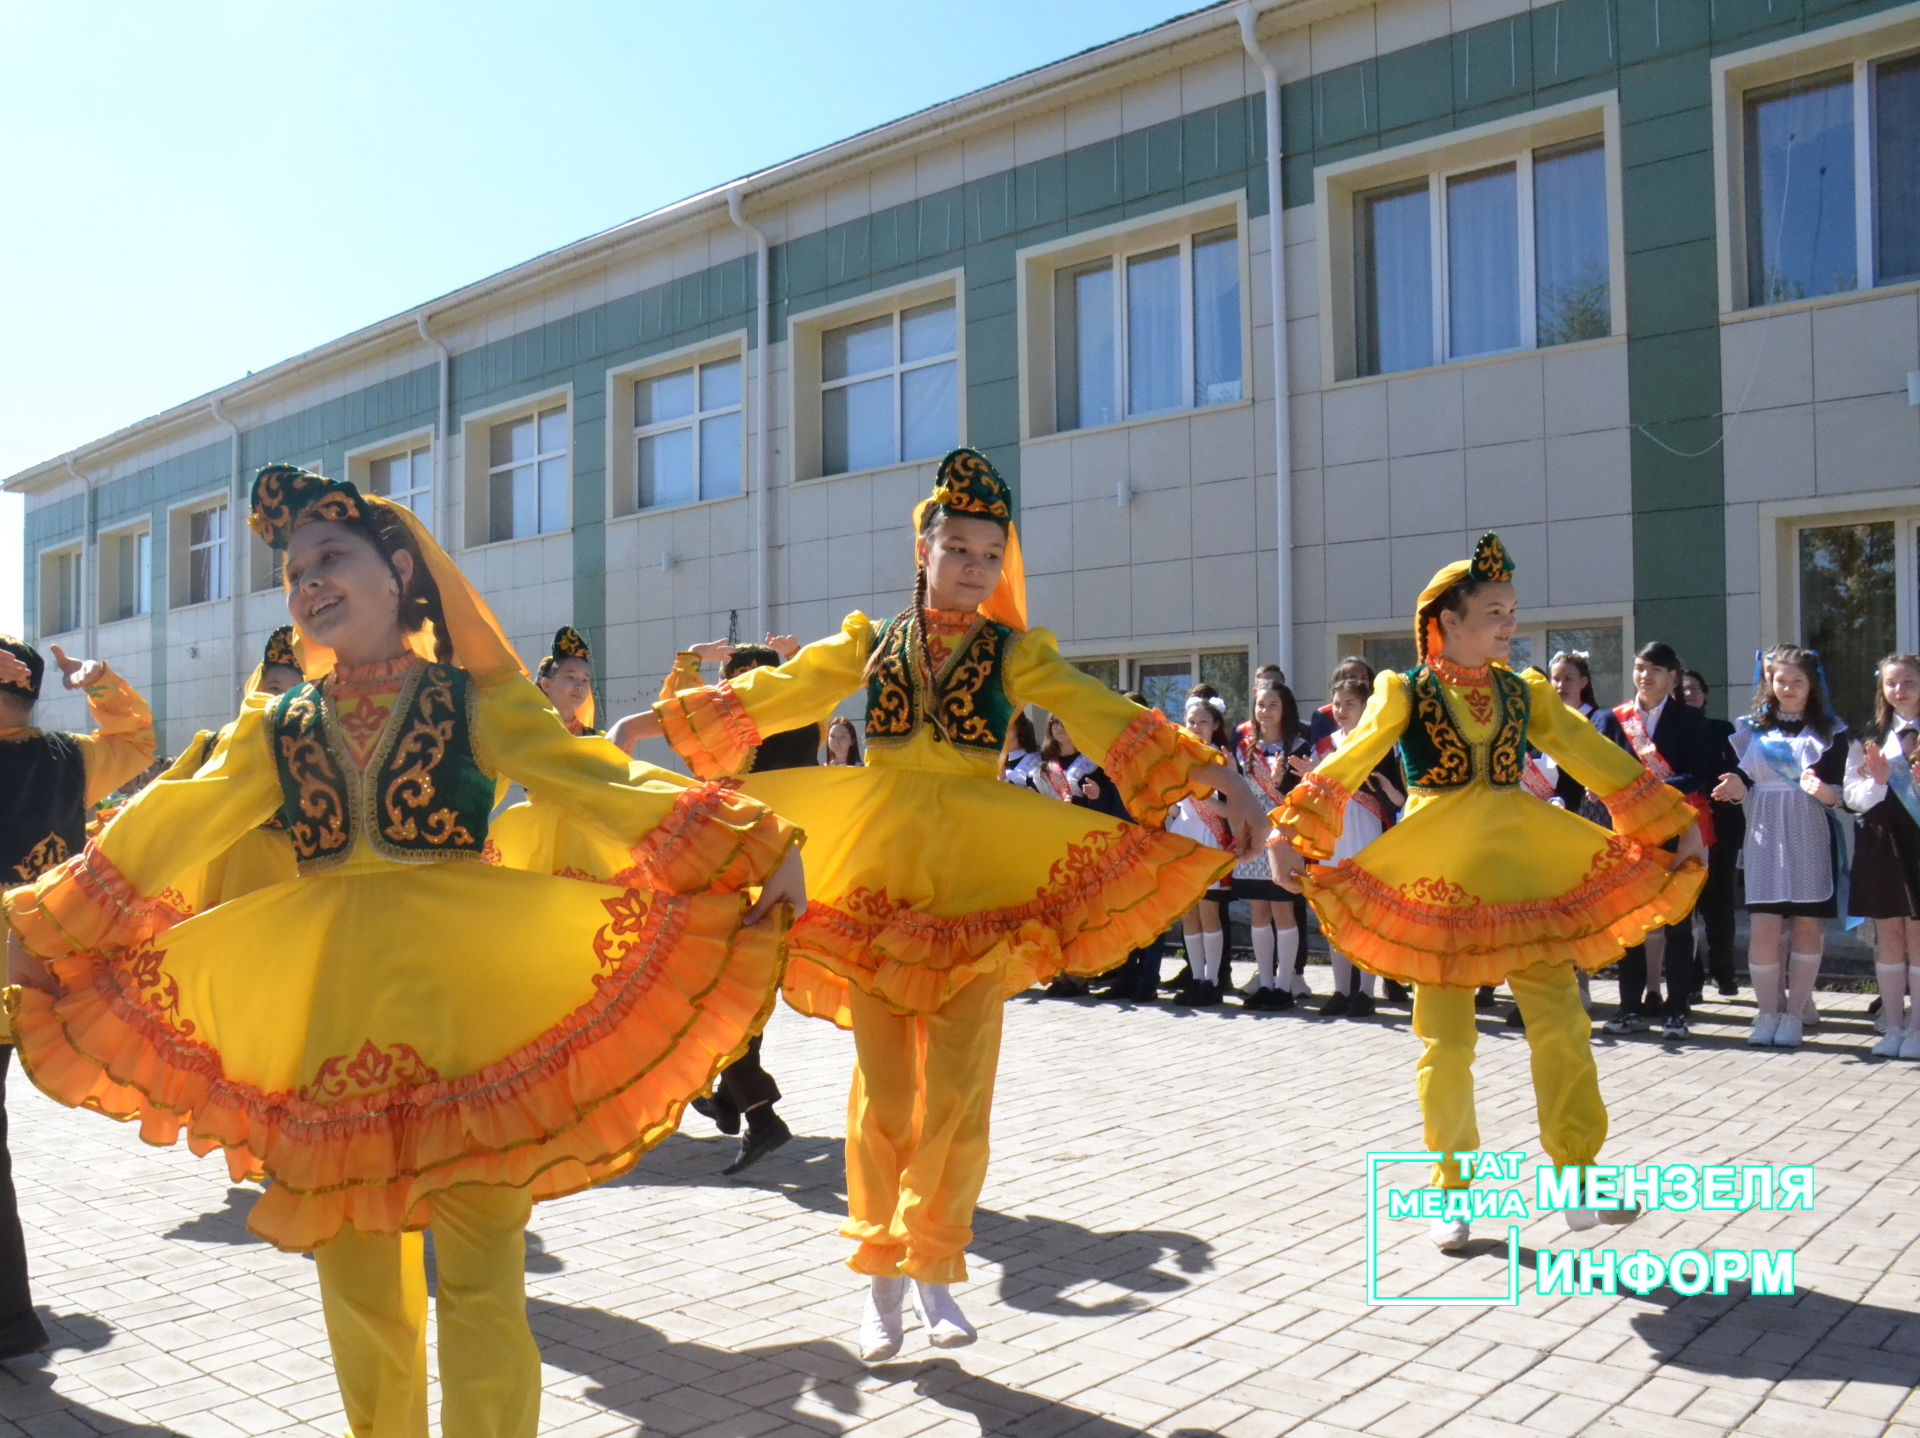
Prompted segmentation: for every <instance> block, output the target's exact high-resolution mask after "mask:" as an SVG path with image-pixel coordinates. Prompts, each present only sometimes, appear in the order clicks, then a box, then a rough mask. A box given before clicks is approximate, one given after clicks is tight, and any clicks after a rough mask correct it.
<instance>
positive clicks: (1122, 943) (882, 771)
mask: <svg viewBox="0 0 1920 1438" xmlns="http://www.w3.org/2000/svg"><path fill="white" fill-rule="evenodd" d="M914 517H915V530H916V533H915V553H916V556H917V560H918V568H917V577H916V580H915V591H914V602H913V604H912V605H911V606H910V607H908V608H907V609H906V610H904V611H903V612H901V613H900V614H898V615H896V616H895V617H894V618H892V619H890V620H887V621H885V622H884V623H874V622H873V621H871V620H869V619H868V618H867V617H866V616H865V615H862V614H853V615H850V616H848V618H847V620H846V622H845V623H844V624H843V625H842V626H841V632H840V633H839V634H838V635H835V636H834V637H832V638H829V639H823V640H821V641H819V642H818V643H815V644H810V645H808V646H807V647H806V648H804V649H802V650H801V651H800V652H799V654H798V655H796V656H795V657H794V658H793V659H791V660H789V661H788V662H787V663H785V664H782V665H780V666H779V667H777V668H770V669H755V670H752V671H751V672H749V673H746V674H742V675H739V676H737V677H735V678H733V679H731V680H728V681H724V682H722V683H721V684H719V685H718V686H715V687H709V688H701V689H687V690H683V691H681V692H679V693H677V694H675V695H673V696H671V697H670V698H667V699H664V700H662V701H661V702H660V703H658V704H657V705H655V706H654V712H653V714H652V715H651V716H636V717H637V718H638V719H640V721H641V722H640V723H639V724H637V725H634V724H631V722H630V721H622V723H623V724H628V725H630V727H631V729H632V731H633V732H635V733H637V734H642V735H645V734H652V733H659V732H661V731H662V730H664V732H665V734H666V736H667V737H668V738H669V739H670V740H671V741H672V742H673V744H674V747H675V748H676V750H678V751H679V753H680V754H681V755H682V757H683V758H685V759H687V761H688V762H689V764H690V765H691V766H692V767H693V769H694V772H695V773H697V774H714V775H719V774H732V773H739V772H743V770H744V767H745V765H746V764H747V763H748V761H749V759H750V756H751V755H752V753H753V750H754V748H755V746H756V745H758V744H759V742H760V739H761V736H763V735H771V734H775V733H778V732H781V731H785V730H790V729H794V728H797V727H799V726H800V725H803V724H817V723H820V722H822V721H824V720H825V719H826V718H827V716H828V715H829V714H831V713H832V711H833V709H834V706H835V705H837V704H838V703H839V702H840V701H841V700H843V699H845V698H846V697H847V696H848V695H849V694H852V693H854V692H855V691H857V690H860V689H862V688H864V690H865V693H866V743H867V762H866V764H865V765H864V766H862V767H858V768H856V767H851V766H834V767H817V766H809V767H806V768H801V769H788V770H781V771H777V772H773V773H756V774H753V775H751V776H750V777H748V778H747V779H746V780H745V781H744V783H743V786H742V788H743V792H745V793H747V794H751V795H753V796H755V797H757V798H760V799H763V800H765V801H766V802H767V803H768V804H769V805H771V806H772V807H773V808H774V810H775V811H776V812H778V813H780V814H781V815H782V816H783V817H785V818H788V819H790V820H792V821H793V822H794V823H797V824H800V825H801V826H802V827H803V828H805V830H806V831H807V842H808V850H807V858H808V873H809V881H808V882H809V890H810V894H811V898H810V902H809V908H808V911H807V913H806V915H805V916H804V917H803V918H802V920H801V921H800V923H799V924H798V925H797V926H796V928H795V929H794V932H793V935H792V959H791V962H790V964H789V966H788V970H787V977H786V982H785V986H784V992H785V994H786V997H787V1001H788V1002H789V1003H790V1004H792V1005H793V1007H795V1008H796V1009H798V1010H799V1011H800V1012H802V1013H804V1014H809V1015H813V1016H815V1017H819V1018H825V1019H830V1020H832V1021H833V1022H835V1023H837V1024H839V1025H840V1026H841V1027H842V1028H851V1029H852V1030H853V1035H854V1045H855V1049H856V1052H857V1055H858V1061H857V1066H856V1068H855V1070H854V1075H853V1088H852V1093H851V1096H850V1098H849V1100H848V1111H847V1207H848V1218H847V1223H846V1225H845V1227H843V1228H842V1229H841V1232H842V1233H843V1234H844V1235H845V1236H846V1237H848V1238H850V1239H853V1240H854V1241H855V1243H856V1245H857V1247H856V1248H855V1250H854V1253H853V1256H852V1258H851V1259H850V1260H849V1263H850V1266H851V1267H852V1268H853V1269H854V1270H855V1271H856V1272H858V1273H861V1274H864V1275H866V1276H867V1277H868V1278H869V1280H870V1283H869V1286H868V1295H867V1309H866V1314H865V1318H864V1320H863V1322H862V1326H861V1333H860V1349H861V1352H862V1354H863V1355H864V1356H865V1358H866V1359H867V1360H868V1361H869V1362H878V1361H881V1360H883V1359H885V1358H888V1357H891V1356H892V1355H893V1354H894V1353H895V1352H897V1351H898V1350H899V1347H900V1343H901V1330H902V1327H903V1321H902V1304H903V1301H904V1298H905V1295H906V1286H907V1283H906V1281H907V1280H908V1279H912V1280H913V1291H914V1296H915V1299H916V1302H917V1304H918V1306H919V1308H920V1310H921V1313H922V1316H923V1317H924V1318H925V1320H926V1322H927V1329H928V1335H929V1337H930V1339H931V1341H932V1342H933V1343H935V1344H936V1345H940V1346H958V1345H960V1344H963V1343H967V1342H971V1341H972V1339H973V1336H974V1329H973V1327H972V1325H971V1324H969V1323H968V1322H967V1320H966V1318H965V1317H964V1316H963V1315H962V1313H961V1312H960V1309H959V1306H958V1305H957V1304H956V1303H955V1301H954V1299H953V1296H952V1294H951V1292H950V1291H949V1289H948V1285H949V1284H951V1283H954V1282H956V1281H958V1280H960V1279H963V1278H965V1277H966V1271H967V1269H966V1256H965V1255H966V1247H967V1244H968V1241H969V1240H970V1239H971V1237H972V1234H973V1210H974V1204H975V1201H976V1200H977V1199H978V1197H979V1194H980V1189H981V1185H982V1183H983V1182H984V1180H985V1176H986V1165H987V1146H988V1137H987V1132H988V1114H989V1111H990V1109H991V1106H992V1101H993V1084H994V1071H995V1068H996V1065H997V1063H998V1059H999V1050H1000V1028H1001V1010H1002V1007H1003V1001H1004V1000H1005V999H1006V998H1007V996H1008V995H1010V994H1013V993H1017V992H1019V991H1020V990H1022V989H1025V988H1027V987H1029V986H1030V985H1032V984H1033V983H1035V982H1036V981H1044V980H1046V979H1049V978H1051V977H1052V976H1054V975H1055V974H1059V973H1069V974H1096V973H1101V972H1103V971H1105V970H1107V969H1111V968H1114V967H1115V966H1117V965H1119V964H1121V963H1123V962H1125V960H1126V958H1127V956H1128V954H1129V952H1130V951H1131V950H1133V949H1135V948H1137V947H1139V946H1140V945H1142V944H1145V943H1148V942H1150V941H1152V940H1153V939H1155V938H1157V937H1158V936H1159V935H1160V934H1161V933H1162V932H1163V931H1164V930H1165V929H1166V928H1167V926H1168V925H1169V924H1171V923H1172V922H1173V920H1174V918H1175V917H1177V916H1178V915H1179V914H1181V913H1184V912H1185V911H1186V910H1187V909H1188V908H1190V907H1192V905H1193V902H1194V900H1195V899H1197V898H1198V897H1199V896H1200V894H1201V893H1202V892H1203V891H1204V890H1205V889H1206V887H1207V886H1208V885H1209V884H1210V883H1212V882H1213V881H1214V880H1215V879H1216V878H1218V877H1219V876H1220V875H1221V874H1223V873H1225V872H1226V871H1227V870H1228V869H1230V868H1231V867H1232V865H1233V862H1234V859H1235V852H1234V851H1233V850H1232V849H1228V850H1220V849H1205V848H1202V847H1201V846H1200V845H1198V844H1195V843H1194V842H1193V841H1191V840H1189V839H1183V838H1180V837H1178V836H1175V835H1171V834H1167V833H1164V832H1162V831H1161V830H1160V828H1159V827H1158V826H1159V825H1160V824H1161V822H1162V821H1163V820H1164V819H1165V816H1166V813H1167V810H1168V808H1169V807H1170V806H1171V805H1172V804H1173V803H1174V802H1176V801H1177V800H1179V799H1180V798H1181V797H1183V796H1185V795H1188V794H1193V795H1205V794H1211V793H1212V792H1213V790H1214V789H1215V788H1216V787H1219V788H1223V789H1224V791H1225V792H1226V794H1227V795H1228V800H1229V805H1230V819H1231V823H1232V827H1233V829H1234V831H1235V835H1236V844H1237V846H1238V847H1239V849H1240V850H1241V852H1247V851H1249V850H1250V849H1251V847H1252V846H1253V844H1254V843H1255V842H1257V840H1258V839H1259V838H1260V837H1264V835H1265V833H1266V825H1265V821H1264V819H1263V817H1262V816H1261V815H1260V813H1259V812H1258V810H1257V808H1256V806H1255V805H1254V803H1253V800H1252V797H1251V794H1250V793H1249V792H1248V791H1247V790H1246V788H1245V787H1244V786H1243V785H1239V784H1222V783H1221V781H1220V780H1219V778H1218V775H1219V773H1220V772H1221V771H1220V768H1219V766H1220V765H1222V764H1223V763H1224V758H1223V756H1222V755H1221V754H1220V752H1219V751H1218V750H1215V749H1213V748H1211V747H1209V746H1207V745H1204V744H1201V743H1200V742H1199V741H1197V740H1196V739H1194V738H1193V736H1192V735H1190V734H1187V733H1186V732H1184V731H1183V730H1181V729H1178V728H1176V727H1175V726H1174V725H1172V724H1169V723H1168V722H1167V721H1166V720H1165V719H1163V718H1162V717H1161V716H1160V715H1158V714H1157V713H1154V712H1153V711H1151V710H1147V709H1142V708H1140V707H1139V706H1138V705H1136V704H1133V703H1130V702H1129V701H1127V700H1125V699H1123V698H1121V697H1120V696H1119V695H1116V694H1114V693H1112V692H1111V691H1110V690H1108V689H1107V688H1106V687H1105V686H1104V685H1102V684H1100V683H1099V682H1098V681H1097V680H1094V679H1091V678H1089V677H1088V676H1086V675H1085V674H1082V673H1081V672H1080V671H1079V670H1078V669H1075V668H1074V667H1073V666H1072V665H1071V664H1069V663H1067V661H1066V660H1064V659H1063V658H1061V656H1060V651H1059V649H1058V647H1057V645H1056V643H1055V641H1054V637H1053V635H1051V634H1050V633H1048V632H1047V631H1046V630H1044V629H1029V628H1027V622H1026V605H1025V584H1024V580H1023V579H1022V577H1021V568H1020V563H1019V541H1018V535H1017V534H1016V532H1015V530H1014V528H1013V524H1012V499H1011V495H1010V494H1009V493H1008V490H1007V487H1006V485H1005V484H1004V482H1002V480H1001V478H1000V476H999V475H998V474H997V473H996V472H995V471H994V469H993V466H992V465H991V464H989V463H988V462H987V460H986V459H985V458H984V457H983V456H982V455H980V454H979V453H978V452H977V451H974V450H971V449H960V450H955V451H954V452H953V453H952V454H950V455H948V456H947V457H946V459H944V460H943V461H942V462H941V464H940V467H939V472H938V478H937V487H936V488H935V490H934V492H933V495H932V497H931V498H930V499H928V500H926V501H924V502H923V503H922V504H921V505H920V506H919V508H918V509H917V510H916V512H915V516H914ZM1027 704H1034V705H1038V706H1040V707H1041V708H1044V709H1046V710H1048V711H1050V712H1051V713H1053V714H1057V715H1059V716H1060V717H1061V719H1062V720H1064V722H1065V723H1066V724H1067V725H1068V726H1069V727H1070V728H1071V729H1072V731H1073V734H1074V736H1075V738H1076V739H1077V740H1078V741H1079V744H1080V747H1081V748H1082V749H1083V750H1084V751H1085V752H1087V753H1088V754H1091V755H1093V756H1094V757H1095V758H1097V759H1098V760H1099V761H1100V762H1101V763H1102V764H1104V765H1105V767H1106V770H1107V773H1108V774H1109V775H1110V776H1111V777H1112V778H1113V780H1114V782H1115V783H1116V784H1117V785H1118V787H1119V789H1120V794H1121V798H1122V799H1123V800H1124V801H1125V803H1126V805H1127V809H1128V811H1129V812H1130V813H1132V814H1133V815H1134V816H1135V817H1136V818H1137V819H1139V820H1140V823H1139V824H1129V823H1125V822H1123V821H1121V820H1118V819H1113V818H1108V817H1106V816H1105V815H1102V814H1099V813H1096V812H1094V811H1092V810H1089V809H1083V808H1077V807H1074V806H1072V805H1068V804H1058V803H1054V802H1053V801H1051V800H1049V799H1043V798H1041V797H1040V796H1039V795H1037V794H1034V793H1032V792H1030V791H1023V790H1020V789H1016V788H1015V787H1014V786H1013V785H1011V784H1005V783H1002V782H1000V778H999V775H1000V769H1001V754H1002V751H1003V750H1004V748H1005V745H1006V739H1007V734H1008V731H1009V729H1010V727H1011V726H1012V722H1013V716H1014V714H1015V713H1017V712H1018V710H1019V709H1020V707H1021V706H1023V705H1027Z"/></svg>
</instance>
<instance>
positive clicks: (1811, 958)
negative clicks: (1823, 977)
mask: <svg viewBox="0 0 1920 1438" xmlns="http://www.w3.org/2000/svg"><path fill="white" fill-rule="evenodd" d="M1819 977H1820V955H1818V954H1794V955H1792V956H1791V957H1789V958H1788V960H1787V1012H1788V1013H1790V1014H1792V1015H1793V1016H1794V1017H1795V1018H1799V1017H1800V1014H1801V1011H1802V1010H1804V1009H1805V1008H1806V1006H1807V1000H1808V999H1810V998H1812V997H1813V984H1814V980H1816V979H1818V978H1819Z"/></svg>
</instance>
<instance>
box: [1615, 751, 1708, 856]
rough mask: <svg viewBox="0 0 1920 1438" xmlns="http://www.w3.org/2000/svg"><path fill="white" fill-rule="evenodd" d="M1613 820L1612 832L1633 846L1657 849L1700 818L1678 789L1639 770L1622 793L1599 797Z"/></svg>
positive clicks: (1617, 792)
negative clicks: (1638, 775)
mask: <svg viewBox="0 0 1920 1438" xmlns="http://www.w3.org/2000/svg"><path fill="white" fill-rule="evenodd" d="M1600 802H1601V803H1603V804H1605V805H1606V806H1607V813H1608V815H1609V816H1611V818H1612V819H1613V831H1614V833H1616V834H1619V835H1622V836H1623V837H1625V838H1628V839H1631V840H1633V841H1634V843H1636V844H1644V845H1646V846H1647V847H1648V848H1650V849H1657V848H1658V847H1659V846H1660V845H1662V844H1664V843H1666V842H1667V840H1669V839H1671V838H1672V837H1673V836H1674V835H1676V834H1679V833H1683V832H1685V830H1686V829H1687V828H1689V827H1690V826H1691V825H1693V824H1694V823H1696V822H1698V820H1699V818H1700V814H1699V811H1698V810H1696V809H1695V808H1694V807H1693V805H1691V804H1689V803H1688V802H1687V796H1686V795H1685V794H1682V793H1681V792H1680V791H1679V790H1678V789H1675V788H1672V787H1671V786H1669V785H1667V784H1663V783H1662V782H1661V781H1660V780H1659V779H1657V778H1655V777H1654V776H1653V773H1652V771H1650V770H1646V769H1642V770H1641V771H1640V777H1639V778H1637V779H1635V780H1634V781H1633V782H1632V783H1631V784H1629V785H1627V786H1626V788H1624V789H1616V790H1615V791H1614V792H1613V793H1611V794H1602V795H1601V796H1600Z"/></svg>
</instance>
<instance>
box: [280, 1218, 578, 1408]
mask: <svg viewBox="0 0 1920 1438" xmlns="http://www.w3.org/2000/svg"><path fill="white" fill-rule="evenodd" d="M532 1202H533V1201H532V1199H531V1198H530V1197H529V1196H528V1193H527V1191H526V1190H525V1189H524V1188H494V1187H485V1186H481V1185H471V1186H468V1187H464V1188H456V1189H451V1190H449V1191H448V1192H446V1193H443V1194H441V1195H440V1196H439V1197H437V1198H435V1199H434V1200H433V1203H432V1208H433V1219H432V1229H433V1255H434V1268H435V1272H436V1275H437V1278H438V1289H439V1291H438V1298H437V1301H436V1303H435V1310H436V1313H437V1315H438V1318H439V1323H440V1429H441V1432H443V1433H445V1434H446V1435H447V1438H534V1433H535V1430H537V1429H538V1428H539V1426H540V1349H539V1347H538V1346H537V1345H536V1344H535V1343H534V1341H533V1332H532V1330H531V1329H530V1328H528V1326H527V1289H526V1262H527V1242H526V1227H527V1217H528V1214H529V1213H530V1211H531V1209H532ZM313 1257H314V1263H315V1266H316V1267H317V1268H318V1269H319V1275H320V1301H321V1305H322V1307H323V1308H324V1309H325V1311H326V1319H327V1339H328V1342H330V1343H331V1344H332V1346H333V1366H334V1371H335V1373H336V1375H337V1377H338V1379H339V1383H340V1399H341V1402H342V1404H343V1405H344V1406H345V1408H346V1410H347V1431H348V1433H349V1434H350V1435H351V1438H426V1433H427V1273H426V1262H425V1253H424V1245H423V1242H422V1238H421V1235H420V1234H418V1233H402V1234H391V1233H388V1234H375V1233H358V1232H355V1231H354V1230H353V1229H348V1230H346V1231H345V1232H344V1233H342V1234H341V1235H340V1236H339V1237H338V1238H335V1239H332V1240H331V1241H329V1242H327V1243H325V1244H322V1245H321V1246H320V1247H319V1248H317V1249H315V1250H314V1255H313Z"/></svg>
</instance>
